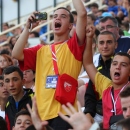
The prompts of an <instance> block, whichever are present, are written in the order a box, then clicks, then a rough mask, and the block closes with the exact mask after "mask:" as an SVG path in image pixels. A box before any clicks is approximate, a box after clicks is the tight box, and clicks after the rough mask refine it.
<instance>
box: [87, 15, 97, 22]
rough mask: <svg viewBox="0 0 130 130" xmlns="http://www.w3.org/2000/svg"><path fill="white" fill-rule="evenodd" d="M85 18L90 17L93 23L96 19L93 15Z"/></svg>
mask: <svg viewBox="0 0 130 130" xmlns="http://www.w3.org/2000/svg"><path fill="white" fill-rule="evenodd" d="M87 16H88V17H90V18H91V19H92V20H93V21H95V20H96V17H95V16H94V15H93V14H88V15H87Z"/></svg>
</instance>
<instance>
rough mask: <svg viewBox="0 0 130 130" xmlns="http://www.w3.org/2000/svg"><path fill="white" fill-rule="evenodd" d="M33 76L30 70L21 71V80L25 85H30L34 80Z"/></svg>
mask: <svg viewBox="0 0 130 130" xmlns="http://www.w3.org/2000/svg"><path fill="white" fill-rule="evenodd" d="M34 78H35V74H34V73H33V71H32V70H25V71H23V79H24V81H25V82H26V83H30V82H32V81H33V80H34Z"/></svg>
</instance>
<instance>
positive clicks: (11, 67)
mask: <svg viewBox="0 0 130 130" xmlns="http://www.w3.org/2000/svg"><path fill="white" fill-rule="evenodd" d="M15 71H16V72H18V74H19V75H20V77H21V79H23V72H22V71H21V70H20V68H19V67H17V66H13V65H12V66H9V67H7V68H5V69H4V70H3V76H4V75H8V74H10V73H13V72H15Z"/></svg>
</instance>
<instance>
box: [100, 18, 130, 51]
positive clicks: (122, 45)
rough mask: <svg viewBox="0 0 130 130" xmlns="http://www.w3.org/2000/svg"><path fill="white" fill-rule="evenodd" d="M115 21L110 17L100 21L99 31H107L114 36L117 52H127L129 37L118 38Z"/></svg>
mask: <svg viewBox="0 0 130 130" xmlns="http://www.w3.org/2000/svg"><path fill="white" fill-rule="evenodd" d="M118 26H119V25H118V22H117V19H116V18H114V17H111V16H107V17H104V18H102V19H100V22H99V31H100V32H104V31H109V32H112V33H113V34H115V36H116V40H117V43H118V46H117V48H116V50H115V53H117V52H128V50H129V49H130V37H125V36H120V35H119V27H118Z"/></svg>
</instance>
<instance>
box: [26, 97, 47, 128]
mask: <svg viewBox="0 0 130 130" xmlns="http://www.w3.org/2000/svg"><path fill="white" fill-rule="evenodd" d="M27 108H28V111H29V113H30V115H31V118H32V122H33V125H34V127H35V128H36V130H46V127H45V126H46V125H47V124H48V122H47V121H42V120H41V119H40V116H39V114H38V109H37V103H36V98H35V97H33V98H32V108H33V111H32V109H31V107H30V105H29V104H27Z"/></svg>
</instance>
